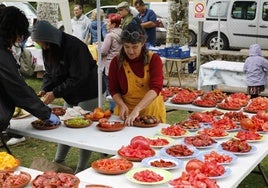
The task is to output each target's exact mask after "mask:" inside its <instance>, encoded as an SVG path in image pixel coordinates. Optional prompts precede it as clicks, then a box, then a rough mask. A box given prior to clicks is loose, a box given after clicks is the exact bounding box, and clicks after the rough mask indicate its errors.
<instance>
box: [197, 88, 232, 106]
mask: <svg viewBox="0 0 268 188" xmlns="http://www.w3.org/2000/svg"><path fill="white" fill-rule="evenodd" d="M226 97H227V95H226V93H223V92H222V91H221V90H220V89H214V90H212V91H209V92H207V93H205V94H204V95H202V97H201V98H202V99H209V100H213V101H215V102H217V103H219V102H222V101H223V100H224V99H225V98H226Z"/></svg>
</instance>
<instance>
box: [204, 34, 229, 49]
mask: <svg viewBox="0 0 268 188" xmlns="http://www.w3.org/2000/svg"><path fill="white" fill-rule="evenodd" d="M220 37H221V38H220V42H219V43H220V50H228V49H229V43H228V39H227V38H226V37H225V36H224V35H223V34H221V36H220ZM206 44H207V47H208V49H213V50H218V33H213V34H212V35H211V36H209V37H208V40H207V43H206Z"/></svg>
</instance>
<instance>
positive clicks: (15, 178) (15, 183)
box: [0, 171, 31, 188]
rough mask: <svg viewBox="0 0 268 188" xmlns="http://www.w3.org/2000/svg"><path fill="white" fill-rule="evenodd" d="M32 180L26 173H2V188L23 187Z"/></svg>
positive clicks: (0, 175)
mask: <svg viewBox="0 0 268 188" xmlns="http://www.w3.org/2000/svg"><path fill="white" fill-rule="evenodd" d="M30 180H31V176H30V174H28V173H26V172H20V173H15V172H13V171H1V172H0V187H2V188H4V187H6V188H9V187H11V188H12V187H23V185H26V184H27V183H28V182H29V181H30Z"/></svg>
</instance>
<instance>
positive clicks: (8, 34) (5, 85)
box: [0, 7, 60, 131]
mask: <svg viewBox="0 0 268 188" xmlns="http://www.w3.org/2000/svg"><path fill="white" fill-rule="evenodd" d="M28 27H29V23H28V20H27V18H26V16H25V15H24V13H22V12H21V11H20V10H19V9H18V8H16V7H6V8H3V9H1V10H0V88H1V89H0V131H3V130H5V129H6V128H7V127H8V125H9V122H10V119H11V118H12V116H13V113H14V110H15V107H16V106H17V107H20V108H23V109H25V110H26V111H28V112H29V113H31V114H33V115H34V116H36V117H38V118H39V119H42V120H45V121H50V122H51V123H53V124H57V123H59V122H60V120H59V119H58V118H57V117H56V116H55V115H54V114H52V113H51V109H50V108H49V107H47V106H46V105H45V104H44V103H43V102H42V101H41V100H40V99H39V98H38V97H37V95H36V93H35V92H34V90H33V89H32V88H31V87H29V86H28V85H27V84H26V83H25V81H24V79H23V77H22V76H21V74H20V72H19V65H18V64H17V61H16V60H15V58H14V56H13V52H12V50H11V47H12V46H13V45H15V43H20V42H22V41H23V40H24V39H27V36H29V32H28Z"/></svg>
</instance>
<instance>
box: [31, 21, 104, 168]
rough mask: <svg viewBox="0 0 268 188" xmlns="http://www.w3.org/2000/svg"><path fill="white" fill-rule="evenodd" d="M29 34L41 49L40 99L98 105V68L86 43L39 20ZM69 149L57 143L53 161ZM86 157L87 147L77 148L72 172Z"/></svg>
mask: <svg viewBox="0 0 268 188" xmlns="http://www.w3.org/2000/svg"><path fill="white" fill-rule="evenodd" d="M31 37H32V40H33V41H35V42H36V43H37V44H39V45H40V47H41V48H42V50H43V59H44V65H45V74H44V78H43V86H42V91H41V93H42V95H43V96H44V103H45V104H49V103H51V102H52V101H53V100H54V99H55V98H63V99H64V100H65V101H66V102H65V107H71V106H76V105H78V106H80V107H81V108H83V109H84V110H89V111H93V110H94V108H96V107H97V106H98V72H97V64H96V61H95V60H94V59H93V57H92V55H91V54H90V52H89V49H88V47H87V45H86V44H84V43H83V42H82V41H81V40H79V39H78V38H76V37H74V36H72V35H69V34H67V33H64V32H62V31H60V30H58V29H57V28H55V27H53V26H52V25H51V24H50V23H49V22H47V21H43V20H41V21H38V22H37V23H36V24H35V26H34V27H33V31H32V35H31ZM103 86H105V84H103ZM103 91H105V88H103ZM69 149H70V146H67V145H62V144H59V145H58V149H57V153H56V158H55V161H56V162H58V163H64V162H65V158H66V156H67V153H68V151H69ZM89 157H90V151H88V150H82V149H81V150H80V158H79V162H78V166H77V169H76V173H77V172H79V171H81V170H84V169H85V168H87V167H88V159H89Z"/></svg>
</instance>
